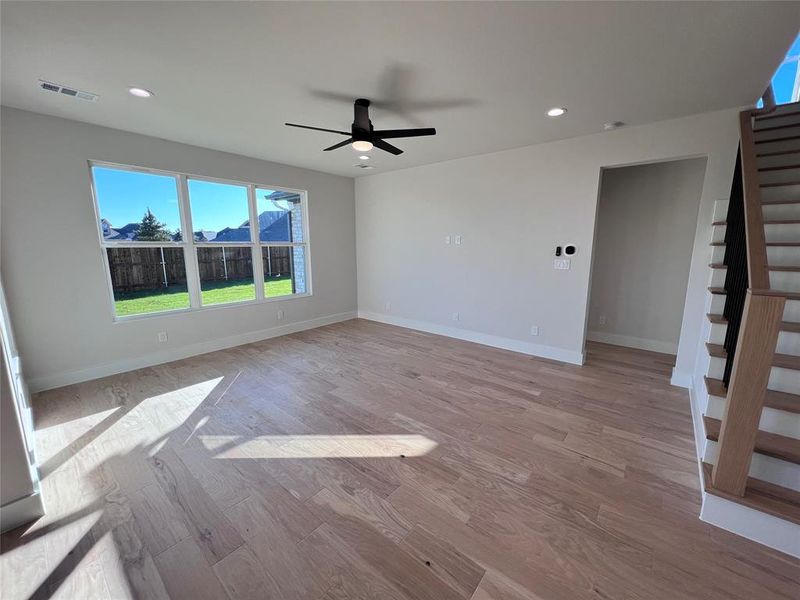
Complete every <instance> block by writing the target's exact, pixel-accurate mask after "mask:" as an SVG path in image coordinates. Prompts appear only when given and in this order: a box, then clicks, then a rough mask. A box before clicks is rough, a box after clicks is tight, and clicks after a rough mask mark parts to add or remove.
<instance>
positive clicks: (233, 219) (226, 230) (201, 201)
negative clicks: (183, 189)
mask: <svg viewBox="0 0 800 600" xmlns="http://www.w3.org/2000/svg"><path fill="white" fill-rule="evenodd" d="M188 186H189V204H190V206H191V207H192V228H193V229H194V239H195V241H197V242H249V241H250V213H249V209H248V207H247V204H248V203H247V188H246V187H245V186H243V185H230V184H227V183H214V182H212V181H201V180H199V179H189V180H188Z"/></svg>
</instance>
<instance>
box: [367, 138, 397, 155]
mask: <svg viewBox="0 0 800 600" xmlns="http://www.w3.org/2000/svg"><path fill="white" fill-rule="evenodd" d="M372 145H373V146H375V147H376V148H380V149H381V150H383V151H384V152H389V153H390V154H394V155H395V156H397V155H398V154H402V153H403V151H402V150H400V148H396V147H395V146H392V145H391V144H390V143H389V142H384V141H383V140H381V139H378V138H373V139H372Z"/></svg>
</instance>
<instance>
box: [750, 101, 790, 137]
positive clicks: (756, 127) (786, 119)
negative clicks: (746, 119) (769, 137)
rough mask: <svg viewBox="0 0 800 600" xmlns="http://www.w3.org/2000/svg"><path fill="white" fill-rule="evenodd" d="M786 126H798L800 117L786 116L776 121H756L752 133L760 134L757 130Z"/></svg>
mask: <svg viewBox="0 0 800 600" xmlns="http://www.w3.org/2000/svg"><path fill="white" fill-rule="evenodd" d="M794 110H797V107H795V108H794ZM787 125H788V126H792V125H798V126H800V115H788V116H785V117H781V118H778V119H756V122H755V125H754V133H760V132H759V129H762V128H764V127H785V126H787Z"/></svg>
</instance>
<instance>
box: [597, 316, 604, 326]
mask: <svg viewBox="0 0 800 600" xmlns="http://www.w3.org/2000/svg"><path fill="white" fill-rule="evenodd" d="M597 322H598V323H600V325H605V324H606V316H605V315H600V318H599V319H597Z"/></svg>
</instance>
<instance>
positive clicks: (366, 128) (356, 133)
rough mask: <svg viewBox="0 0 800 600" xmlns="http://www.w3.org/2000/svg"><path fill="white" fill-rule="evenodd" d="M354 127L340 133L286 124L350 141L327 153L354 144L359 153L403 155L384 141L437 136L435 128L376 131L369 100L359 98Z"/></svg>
mask: <svg viewBox="0 0 800 600" xmlns="http://www.w3.org/2000/svg"><path fill="white" fill-rule="evenodd" d="M353 112H354V114H355V116H354V117H353V127H352V130H351V131H350V132H347V131H339V130H337V129H323V128H322V127H311V126H309V125H298V124H296V123H286V125H288V126H289V127H300V128H301V129H313V130H314V131H327V132H328V133H337V134H339V135H346V136H348V138H349V139H346V140H345V141H343V142H339V143H338V144H334V145H333V146H329V147H327V148H325V150H324V151H325V152H327V151H329V150H336V149H337V148H342V147H344V146H347V145H348V144H352V146H353V149H354V150H358V151H359V152H369V151H370V150H372V148H373V147H375V148H379V149H380V150H383V151H385V152H389V153H390V154H394V155H397V154H402V153H403V151H402V150H400V148H397V147H395V146H392V145H391V144H390V143H388V142H386V141H384V140H386V139H391V138H407V137H419V136H423V135H436V129H434V128H433V127H423V128H420V129H382V130H381V129H377V130H376V129H374V128H373V127H372V121H370V120H369V100H366V99H364V98H358V99H357V100H356V101H355V103H354V106H353Z"/></svg>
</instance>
